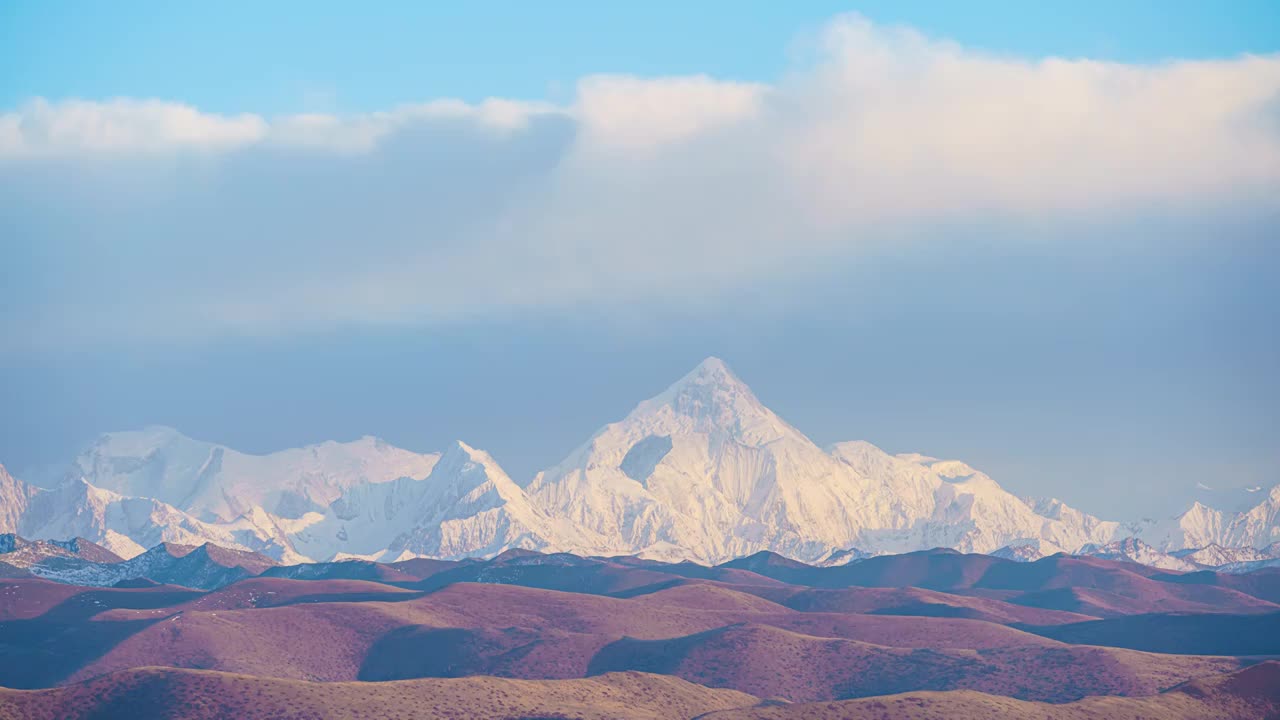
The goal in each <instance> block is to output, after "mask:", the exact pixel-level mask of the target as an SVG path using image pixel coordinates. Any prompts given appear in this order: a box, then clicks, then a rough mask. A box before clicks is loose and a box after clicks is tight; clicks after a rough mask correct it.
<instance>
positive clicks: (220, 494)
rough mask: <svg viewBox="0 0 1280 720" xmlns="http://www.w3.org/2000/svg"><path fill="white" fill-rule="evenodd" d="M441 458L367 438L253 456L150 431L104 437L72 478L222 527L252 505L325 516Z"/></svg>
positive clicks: (420, 473)
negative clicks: (366, 486)
mask: <svg viewBox="0 0 1280 720" xmlns="http://www.w3.org/2000/svg"><path fill="white" fill-rule="evenodd" d="M438 458H439V456H438V455H436V454H427V455H422V454H418V453H413V452H409V451H408V450H402V449H400V448H397V447H393V446H391V445H388V444H387V443H385V442H383V441H381V440H379V439H378V438H374V437H367V436H366V437H363V438H360V439H359V440H356V441H354V442H348V443H338V442H332V441H330V442H325V443H321V444H319V445H311V446H308V447H304V448H297V449H292V450H282V451H280V452H275V453H271V454H269V455H249V454H246V453H241V452H236V451H235V450H232V449H230V448H227V447H224V446H222V445H216V444H214V443H208V442H202V441H199V440H193V439H191V438H189V437H186V436H185V435H183V434H181V433H179V432H178V431H177V430H174V429H172V428H166V427H149V428H146V429H144V430H139V431H136V432H118V433H107V434H105V435H103V436H101V437H100V438H98V440H97V442H95V443H94V444H93V445H92V446H91V447H90V448H88V449H87V450H85V451H84V452H83V453H82V454H81V455H80V456H79V457H78V458H76V460H75V462H74V463H73V466H72V468H71V469H70V470H69V471H68V476H69V477H70V478H71V479H75V478H77V477H82V478H84V479H85V480H86V481H88V482H89V483H90V484H91V485H93V486H95V487H98V488H102V489H103V490H110V491H112V492H114V493H117V494H119V495H123V496H126V497H145V498H153V499H155V500H159V501H160V502H163V503H165V504H168V505H171V506H173V507H175V508H178V509H179V510H182V511H183V512H186V513H190V514H191V515H194V516H196V517H198V518H200V519H201V520H205V521H210V522H217V521H224V522H225V521H228V520H233V519H235V518H237V517H239V516H241V515H242V514H244V513H245V512H247V511H248V510H250V508H252V507H254V506H257V507H261V508H263V509H265V510H267V511H268V512H270V513H272V514H273V515H277V516H280V517H286V518H296V517H300V516H302V515H303V514H305V513H307V512H309V511H323V510H324V509H325V508H326V507H328V505H329V504H330V503H332V502H333V501H334V500H337V499H338V497H339V496H340V495H341V494H342V492H343V491H344V490H347V489H348V488H351V487H353V486H355V485H359V484H362V483H380V482H387V481H390V480H395V479H397V478H401V477H413V478H423V477H426V476H427V474H428V473H430V472H431V468H432V467H433V466H434V465H435V463H436V460H437V459H438Z"/></svg>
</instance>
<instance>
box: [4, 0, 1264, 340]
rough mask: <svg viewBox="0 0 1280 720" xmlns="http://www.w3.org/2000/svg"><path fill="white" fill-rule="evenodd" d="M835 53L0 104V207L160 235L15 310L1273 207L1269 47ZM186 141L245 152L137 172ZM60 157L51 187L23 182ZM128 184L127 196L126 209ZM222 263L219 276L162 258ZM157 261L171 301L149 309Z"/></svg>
mask: <svg viewBox="0 0 1280 720" xmlns="http://www.w3.org/2000/svg"><path fill="white" fill-rule="evenodd" d="M814 53H815V54H814V58H813V59H812V61H811V62H807V63H805V64H804V65H803V66H801V67H797V68H795V69H794V70H793V71H791V72H790V73H788V74H786V75H785V76H784V77H783V78H782V79H781V80H779V81H778V82H777V83H775V84H773V85H769V86H764V85H757V84H749V83H739V82H727V81H720V80H716V79H713V78H709V77H705V76H694V77H683V78H638V77H627V76H610V75H605V76H592V77H588V78H585V79H583V80H582V81H581V82H580V83H579V84H578V88H577V95H576V97H575V99H574V100H573V101H572V102H571V103H569V104H568V105H566V106H552V105H549V104H545V103H529V102H520V101H513V100H503V99H492V100H487V101H484V102H482V103H478V104H467V103H462V102H459V101H454V100H437V101H431V102H427V103H421V104H416V105H405V106H402V107H398V108H393V109H390V110H387V111H385V112H377V113H364V114H354V115H335V114H304V115H292V116H285V117H278V118H272V119H269V120H268V119H264V118H261V117H258V116H255V115H249V114H246V115H236V116H224V115H216V114H209V113H203V112H200V111H198V110H196V109H194V108H190V107H187V106H184V105H180V104H174V103H166V102H160V101H134V100H114V101H108V102H91V101H67V102H59V103H48V102H44V101H39V100H37V101H33V102H32V103H29V104H27V105H25V106H23V107H22V108H20V109H18V110H16V111H13V112H10V113H6V114H3V115H0V183H3V184H4V185H0V189H2V188H3V186H13V187H14V188H17V190H18V191H19V192H17V193H16V194H15V193H11V194H10V199H8V200H4V201H0V203H9V207H5V206H4V205H3V204H0V213H4V214H9V215H20V216H21V218H22V219H24V220H25V223H24V224H23V225H21V226H19V227H39V228H42V230H41V232H45V231H46V230H45V228H46V226H47V225H48V224H49V223H48V222H45V221H46V220H48V217H47V216H45V215H41V214H40V213H41V212H42V211H41V210H40V209H39V208H41V207H43V206H46V205H47V206H49V207H52V206H55V205H56V206H57V212H58V213H61V215H60V217H72V218H74V219H75V221H74V222H72V223H71V225H72V227H75V228H83V227H93V228H95V232H94V234H93V240H94V242H95V243H96V244H95V245H94V248H95V249H97V250H98V251H99V252H106V253H107V254H106V259H107V260H115V259H117V258H119V257H133V256H132V255H130V251H131V249H136V248H139V247H142V248H146V251H145V252H143V251H142V250H135V251H136V254H137V257H138V258H139V260H138V262H137V263H136V264H128V263H123V262H122V263H120V268H119V272H120V273H121V274H122V277H123V278H124V279H125V280H126V283H125V284H126V285H127V286H128V287H130V288H133V287H140V288H142V289H141V290H139V291H138V292H139V293H140V294H139V295H137V296H136V297H135V296H133V295H130V294H128V293H125V292H123V291H122V290H120V289H119V288H118V287H115V286H111V287H107V288H105V290H104V289H103V288H98V292H97V293H96V294H93V295H92V298H93V300H92V301H83V302H81V303H80V304H76V302H75V296H76V294H77V292H83V293H84V294H86V295H89V294H90V293H89V291H87V290H74V289H72V290H66V291H65V292H62V293H57V292H51V296H50V297H49V298H47V302H45V303H41V302H40V301H39V299H38V298H37V299H36V300H33V301H32V307H31V308H28V309H27V310H28V311H27V312H24V311H23V309H22V308H18V310H17V311H15V312H16V313H17V314H15V315H14V317H11V318H9V319H8V321H7V322H9V323H11V324H12V323H14V322H15V320H14V318H17V317H19V316H20V319H21V320H22V321H23V322H24V323H27V324H26V325H24V327H27V328H28V330H29V331H33V330H31V329H32V328H38V329H40V330H41V331H43V332H46V333H50V334H52V335H54V336H57V337H63V336H64V335H76V334H79V333H89V332H93V333H103V334H105V333H112V332H123V333H126V334H129V335H140V336H145V335H156V336H161V337H165V336H171V335H173V334H175V333H176V332H177V330H176V329H177V328H181V329H182V332H183V333H187V334H195V335H204V334H219V333H236V332H250V333H274V332H286V331H290V330H293V329H298V328H323V327H330V326H333V325H335V324H347V323H356V324H358V323H367V322H407V323H432V322H446V321H450V320H457V319H465V318H470V317H474V316H476V315H484V314H487V313H498V312H504V311H507V310H511V309H529V308H538V307H548V306H549V307H565V306H573V305H575V304H583V303H586V304H594V305H610V304H614V305H619V306H621V305H627V304H631V305H639V306H641V307H644V306H648V305H651V304H654V303H672V304H687V303H697V302H713V301H714V300H715V298H717V297H719V296H720V295H722V294H723V293H725V292H726V291H729V290H732V289H734V288H741V287H744V286H749V285H751V284H752V283H754V282H757V281H758V280H759V279H760V278H762V277H778V276H800V275H803V273H805V272H807V271H809V270H812V269H813V268H817V267H822V266H824V265H826V264H828V263H829V262H830V261H831V260H833V259H838V260H847V259H848V258H850V257H855V256H858V255H859V254H860V253H864V252H866V251H867V249H868V248H879V247H883V245H884V243H886V242H888V241H889V240H888V239H889V238H893V237H903V236H914V237H920V236H933V235H937V236H944V235H946V234H947V225H946V223H949V222H952V221H954V220H956V219H962V220H981V221H982V222H984V223H987V225H988V227H991V228H993V229H992V230H991V232H992V233H993V234H994V235H997V236H1001V237H1004V238H1005V240H1006V241H1009V242H1013V241H1015V236H1016V231H1015V230H1013V229H1009V228H1013V227H1014V225H1013V223H1019V222H1023V221H1024V220H1025V219H1026V218H1034V219H1035V220H1036V222H1040V223H1057V222H1060V221H1065V220H1072V221H1079V220H1080V219H1081V218H1084V219H1093V220H1096V222H1098V223H1102V224H1105V223H1106V222H1109V220H1108V218H1115V217H1121V216H1125V215H1133V214H1141V213H1150V212H1163V211H1165V210H1167V209H1175V208H1176V210H1177V211H1178V212H1179V213H1184V214H1185V213H1195V212H1201V211H1203V212H1204V213H1209V212H1212V211H1216V210H1217V209H1218V208H1219V207H1220V206H1223V205H1230V206H1232V207H1245V208H1249V209H1251V211H1258V210H1259V209H1261V210H1262V211H1274V210H1275V209H1276V206H1277V203H1278V202H1280V200H1278V199H1280V192H1277V190H1278V189H1280V57H1277V56H1266V57H1241V58H1238V59H1234V60H1221V61H1180V62H1168V63H1160V64H1154V65H1126V64H1118V63H1105V62H1096V61H1091V60H1066V59H1056V58H1050V59H1044V60H1025V59H1020V58H1009V57H998V56H992V55H989V54H985V53H979V52H973V51H970V50H967V49H965V48H963V47H960V46H957V45H955V44H953V43H949V42H941V41H936V40H932V39H929V38H926V37H923V36H921V35H919V34H918V33H915V32H912V31H909V30H900V29H885V28H879V27H875V26H872V25H870V24H869V23H867V22H866V21H864V20H861V19H859V18H857V17H846V18H841V19H838V20H836V21H834V22H833V23H831V24H830V26H829V27H828V28H827V30H826V32H825V33H824V34H823V35H822V37H821V39H820V42H819V43H818V45H817V46H816V47H815V49H814ZM193 150H198V151H200V152H201V153H224V152H225V154H226V156H227V157H228V162H226V163H221V164H218V165H217V166H216V167H212V168H211V167H208V166H204V165H200V166H197V167H195V168H193V167H192V166H190V165H189V164H182V163H177V164H173V165H172V166H171V167H169V166H166V168H162V169H160V170H156V169H155V168H154V167H151V166H146V167H145V168H142V166H141V165H140V162H141V161H140V159H141V158H145V157H154V156H155V155H157V154H161V155H163V154H165V153H166V152H169V153H184V152H190V151H193ZM231 150H235V151H236V152H234V153H232V152H226V151H231ZM50 157H57V158H59V163H58V164H54V163H50V166H49V167H48V168H45V167H44V166H43V165H42V163H43V162H44V159H47V158H50ZM103 157H106V158H108V159H109V160H110V162H109V163H108V164H107V165H105V166H104V165H103V164H102V163H101V162H95V173H93V174H92V175H91V176H90V177H87V178H86V177H81V176H79V175H77V174H75V173H74V166H75V164H76V163H77V162H79V161H81V160H84V161H86V162H87V161H89V160H90V159H94V160H95V161H96V160H99V159H100V158H103ZM68 164H69V165H68ZM68 166H69V167H71V168H72V170H67V167H68ZM140 168H142V169H140ZM42 171H45V172H48V173H51V174H52V175H51V177H54V178H55V179H54V180H51V181H49V183H48V185H47V186H44V185H40V184H38V183H36V182H34V181H30V180H29V178H30V177H32V175H33V173H34V174H35V175H39V174H40V172H42ZM59 172H71V173H72V176H71V177H72V179H66V178H62V177H61V176H59V175H57V173H59ZM166 173H168V174H166ZM120 187H127V188H128V191H129V195H128V198H129V204H128V205H127V210H119V209H118V208H117V209H116V210H115V211H114V213H113V214H111V215H110V216H109V217H106V218H105V219H104V217H103V216H101V213H102V212H103V211H102V209H101V208H102V207H103V206H112V205H119V204H120V201H119V199H118V198H117V197H116V196H115V195H113V193H117V192H122V191H121V190H119V188H120ZM148 190H149V191H150V192H151V194H152V196H153V197H152V199H151V200H150V201H148V199H147V198H148V195H147V191H148ZM18 195H21V197H18ZM51 196H52V198H51ZM148 202H150V203H152V204H150V205H149V204H148ZM20 204H21V207H19V205H20ZM32 208H36V209H32ZM46 212H53V211H52V210H47V211H46ZM157 217H159V218H163V222H161V221H160V220H157V219H156V218H157ZM1001 223H1003V224H1004V225H1005V226H1006V229H1005V230H1004V231H1000V230H999V228H1000V227H1001ZM85 241H86V240H85V238H84V237H81V236H77V235H76V234H75V233H73V232H70V231H68V232H67V233H66V235H65V236H64V237H61V238H59V237H52V236H49V235H47V234H46V235H36V234H32V235H30V236H27V237H20V238H19V240H18V242H20V243H28V244H32V245H34V244H37V243H46V244H47V243H53V244H55V245H57V244H59V243H61V244H62V245H64V246H74V245H75V243H77V242H85ZM103 247H106V248H112V249H111V250H108V251H103V250H102V248H103ZM211 247H216V248H217V252H216V253H213V251H211V250H210V248H211ZM286 249H287V251H286ZM267 251H274V252H268V253H267V254H268V256H267V257H264V256H263V255H264V252H267ZM206 253H207V254H209V255H210V259H209V260H208V261H207V262H206V263H205V265H207V264H208V263H213V264H219V263H221V264H222V265H220V270H221V271H220V273H217V274H215V273H211V272H205V269H206V268H205V267H204V266H202V265H201V264H199V263H192V264H191V265H192V266H194V267H197V268H199V270H200V271H199V272H195V271H193V270H191V267H187V266H182V265H178V264H176V263H175V264H172V265H165V264H164V263H165V262H166V261H165V258H168V257H178V258H185V257H186V256H187V255H194V256H197V257H203V256H204V255H205V254H206ZM72 254H74V253H72ZM100 264H101V263H99V265H100ZM34 270H35V271H40V268H35V269H34ZM45 270H47V271H48V272H53V271H52V270H50V269H48V268H45ZM21 271H22V268H19V269H18V270H17V271H15V272H21ZM85 272H86V273H88V272H89V271H88V270H85ZM36 274H39V273H38V272H36ZM73 276H74V272H72V273H69V276H68V278H67V279H65V280H60V281H59V282H67V283H72V282H74V277H73ZM157 277H159V278H164V279H165V280H164V283H165V284H164V285H163V292H164V293H165V294H164V297H165V302H164V303H154V302H150V301H149V300H150V298H152V297H154V295H155V293H157V292H161V287H160V286H159V285H157V283H160V282H161V280H158V279H157ZM175 278H176V279H175ZM95 282H96V280H95ZM90 284H92V283H90ZM148 288H150V289H151V293H150V294H148V292H146V290H147V289H148ZM58 289H60V290H61V289H62V288H58ZM46 290H48V288H46ZM66 295H70V296H72V299H71V300H68V299H67V297H65V296H66ZM33 297H36V296H34V295H33ZM85 307H92V308H93V310H92V312H90V311H87V310H84V308H85ZM53 308H58V309H56V310H55V309H53ZM77 308H78V309H77ZM42 313H43V315H42ZM5 321H6V319H5V317H4V316H3V314H0V322H5ZM113 325H116V326H119V327H113ZM126 326H127V327H126Z"/></svg>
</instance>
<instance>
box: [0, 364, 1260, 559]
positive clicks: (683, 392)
mask: <svg viewBox="0 0 1280 720" xmlns="http://www.w3.org/2000/svg"><path fill="white" fill-rule="evenodd" d="M1257 495H1258V496H1259V498H1260V500H1261V502H1260V503H1259V504H1257V505H1256V506H1254V507H1251V508H1249V509H1247V510H1245V511H1242V512H1239V513H1233V512H1222V511H1219V510H1214V509H1212V508H1209V507H1207V506H1205V505H1201V504H1199V503H1197V504H1196V505H1194V506H1193V507H1192V508H1191V509H1190V510H1188V511H1187V512H1186V513H1183V514H1182V515H1180V516H1178V517H1176V518H1172V519H1170V520H1167V521H1163V522H1149V521H1148V522H1145V523H1143V524H1137V525H1134V524H1120V523H1117V522H1113V521H1107V520H1102V519H1099V518H1097V517H1093V516H1091V515H1088V514H1086V513H1083V512H1081V511H1079V510H1076V509H1074V508H1071V507H1069V506H1067V505H1065V504H1063V503H1062V502H1061V501H1058V500H1053V499H1048V500H1035V499H1023V498H1019V497H1017V496H1015V495H1013V494H1012V493H1009V492H1008V491H1006V490H1005V489H1004V488H1002V487H1001V486H1000V485H999V484H998V483H997V482H996V481H995V480H994V479H992V478H991V477H989V476H987V475H986V474H984V473H983V472H981V471H979V470H977V469H975V468H973V467H971V466H969V465H967V464H965V463H963V462H960V461H957V460H945V459H938V458H934V457H929V456H927V455H922V454H918V453H903V454H898V455H891V454H889V453H886V452H884V451H883V450H881V449H880V448H877V447H876V446H874V445H872V444H870V443H867V442H861V441H854V442H842V443H836V444H834V445H832V446H830V447H828V448H825V449H823V448H820V447H818V446H817V445H815V444H814V443H813V442H812V441H811V440H810V439H809V438H808V437H806V436H805V435H804V434H803V433H801V432H800V431H799V430H797V429H795V428H794V427H792V426H791V425H789V424H788V423H786V422H785V421H783V420H782V419H781V418H779V417H778V416H777V415H776V414H774V413H773V412H772V411H771V410H769V409H768V408H767V407H765V406H764V405H763V404H762V403H761V402H760V401H759V399H758V398H757V397H756V396H755V394H754V393H753V392H752V391H751V389H750V388H748V387H747V386H746V384H745V383H743V382H742V381H741V380H740V379H739V378H738V377H737V376H736V375H734V374H733V372H732V371H730V370H729V368H728V367H727V366H726V365H725V364H724V363H723V362H722V361H720V360H718V359H716V358H708V359H707V360H705V361H704V362H702V363H701V364H700V365H699V366H698V367H696V368H695V369H694V370H693V371H692V372H690V373H688V374H687V375H685V376H684V377H683V378H681V379H680V380H679V381H677V382H676V383H675V384H673V385H671V386H670V387H668V388H667V389H666V390H664V391H662V392H661V393H659V394H658V395H656V396H654V397H653V398H651V399H649V400H645V401H643V402H641V403H639V404H638V405H637V406H636V407H635V409H633V410H632V411H631V412H630V413H629V414H627V416H626V417H624V418H623V419H622V420H619V421H618V422H614V423H610V424H608V425H605V426H604V427H602V428H601V429H600V430H598V431H597V432H596V433H595V434H593V435H592V437H591V438H590V439H589V440H588V441H587V442H585V443H583V444H582V445H580V446H579V447H577V448H576V449H574V450H573V451H572V452H570V453H569V454H568V455H567V456H566V457H565V458H564V459H563V460H562V461H561V462H560V463H558V464H556V465H555V466H553V467H551V468H548V469H547V470H544V471H542V472H540V473H538V474H537V475H536V476H535V477H534V478H532V479H531V480H530V481H529V482H528V483H524V484H521V483H518V482H516V481H514V480H513V479H512V478H510V477H509V476H508V475H507V473H506V472H505V471H503V469H502V468H501V466H500V465H499V464H498V463H497V461H496V460H495V459H494V458H493V457H492V456H490V455H489V454H488V453H486V452H484V451H483V450H479V449H476V448H473V447H471V446H469V445H467V444H465V443H462V442H457V443H454V444H453V445H451V446H450V447H449V448H448V449H447V450H446V451H445V452H444V453H443V454H436V453H430V454H419V453H413V452H409V451H406V450H401V449H399V448H395V447H392V446H390V445H387V444H386V443H383V442H382V441H380V440H377V439H375V438H371V437H366V438H361V439H360V440H357V441H354V442H350V443H333V442H328V443H322V444H319V445H314V446H310V447H306V448H301V449H295V450H285V451H281V452H277V453H271V454H269V455H248V454H244V453H239V452H236V451H234V450H231V449H229V448H226V447H223V446H220V445H215V444H212V443H205V442H201V441H198V440H192V439H190V438H187V437H185V436H183V435H181V434H180V433H178V432H177V431H174V430H171V429H168V428H158V427H153V428H147V429H145V430H142V431H137V432H128V433H110V434H107V435H104V436H102V437H101V438H100V439H99V440H98V441H97V442H96V443H94V445H93V446H92V447H90V448H89V449H88V450H86V451H85V452H84V453H82V454H81V455H80V456H78V457H77V458H76V460H75V461H74V463H72V465H71V468H70V469H69V471H68V473H67V479H66V480H65V481H64V482H63V483H62V484H61V485H60V486H58V487H56V488H54V489H51V490H38V489H35V488H32V487H30V486H28V485H26V484H25V483H22V482H21V481H19V480H16V479H14V478H12V477H10V476H9V475H8V474H7V473H5V472H4V471H3V469H2V468H0V531H5V530H8V531H10V532H12V531H15V530H16V531H18V532H20V533H21V534H22V535H24V536H25V537H31V538H67V537H83V538H86V539H87V540H89V541H91V542H94V543H98V544H101V545H102V546H103V547H105V548H106V549H108V550H110V551H111V552H113V553H116V554H118V555H120V556H121V557H134V556H137V555H140V554H142V553H143V552H144V549H145V548H148V547H153V546H155V545H157V544H158V543H163V542H168V543H179V544H182V545H189V546H199V545H203V544H205V543H213V544H215V545H218V546H222V547H226V548H234V549H239V550H243V551H254V552H260V553H263V554H264V555H266V556H269V557H270V558H272V559H273V560H275V561H279V562H283V563H302V562H308V561H327V560H332V559H342V558H358V559H365V560H383V561H388V560H400V559H407V558H412V557H434V558H445V559H458V558H469V557H491V556H494V555H497V554H499V553H502V552H504V551H507V550H512V549H525V550H539V551H543V552H571V553H575V554H578V555H637V556H641V557H646V558H652V559H658V560H667V561H680V560H692V561H695V562H700V563H705V564H716V563H720V562H724V561H727V560H730V559H733V558H737V557H744V556H748V555H752V554H754V553H757V552H761V551H771V552H775V553H778V554H781V555H784V556H787V557H790V558H794V559H797V560H802V561H805V562H810V563H820V564H828V565H830V564H841V563H845V562H852V561H856V560H858V559H860V558H862V557H865V556H867V555H875V554H882V553H899V552H908V551H914V550H925V549H930V548H934V547H948V548H954V549H956V550H960V551H963V552H980V553H993V554H997V555H1000V556H1001V557H1008V558H1010V559H1017V560H1034V559H1037V558H1038V557H1043V556H1046V555H1052V554H1055V553H1058V552H1077V553H1079V552H1083V553H1091V554H1097V555H1100V556H1105V557H1116V558H1119V559H1127V560H1131V561H1135V562H1143V563H1147V564H1153V565H1156V566H1158V567H1162V568H1166V569H1170V570H1186V569H1195V568H1198V567H1204V566H1216V565H1214V563H1217V564H1231V563H1234V564H1241V563H1257V562H1269V561H1271V560H1273V559H1275V556H1274V555H1267V554H1265V553H1263V551H1262V548H1266V547H1267V546H1269V545H1272V544H1273V543H1277V542H1280V527H1278V526H1277V516H1278V514H1280V487H1278V488H1276V489H1274V490H1272V491H1270V493H1263V492H1261V491H1260V492H1259V493H1257ZM2 523H8V525H7V526H6V525H4V524H2ZM1215 548H1216V549H1215ZM1241 548H1254V549H1256V552H1252V553H1250V552H1244V551H1243V550H1241ZM1183 549H1188V550H1195V553H1196V554H1190V553H1177V552H1175V551H1179V550H1183Z"/></svg>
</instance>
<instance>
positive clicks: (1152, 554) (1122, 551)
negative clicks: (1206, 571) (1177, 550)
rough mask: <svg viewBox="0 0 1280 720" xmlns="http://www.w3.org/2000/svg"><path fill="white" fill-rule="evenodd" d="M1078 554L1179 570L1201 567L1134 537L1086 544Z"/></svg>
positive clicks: (1189, 570) (1186, 570)
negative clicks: (1099, 543) (1100, 543)
mask: <svg viewBox="0 0 1280 720" xmlns="http://www.w3.org/2000/svg"><path fill="white" fill-rule="evenodd" d="M1076 554H1077V555H1088V556H1090V557H1097V558H1102V559H1103V560H1126V561H1128V562H1133V563H1138V564H1139V565H1148V566H1150V567H1156V568H1160V569H1162V570H1177V571H1178V572H1191V571H1194V570H1199V569H1200V568H1201V566H1200V565H1198V564H1197V563H1196V562H1195V561H1192V560H1188V559H1186V558H1180V557H1176V556H1174V555H1170V554H1168V553H1165V552H1161V551H1159V550H1157V549H1155V548H1153V547H1151V546H1150V545H1148V544H1146V543H1144V542H1142V541H1141V540H1139V539H1138V538H1134V537H1131V538H1125V539H1123V540H1116V541H1115V542H1110V543H1106V544H1105V545H1092V544H1091V545H1085V546H1084V547H1082V548H1080V549H1079V550H1077V551H1076Z"/></svg>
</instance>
